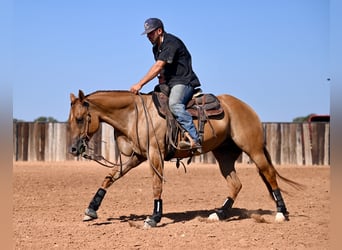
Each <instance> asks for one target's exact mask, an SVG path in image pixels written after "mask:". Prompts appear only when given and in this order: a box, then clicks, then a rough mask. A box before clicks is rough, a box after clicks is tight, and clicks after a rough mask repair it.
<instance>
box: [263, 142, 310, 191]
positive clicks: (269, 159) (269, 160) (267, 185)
mask: <svg viewBox="0 0 342 250" xmlns="http://www.w3.org/2000/svg"><path fill="white" fill-rule="evenodd" d="M264 155H265V157H266V159H267V161H268V163H269V164H270V165H271V166H272V168H273V169H274V171H275V173H276V175H277V176H278V177H279V178H280V179H281V180H283V181H284V182H286V183H288V184H289V185H291V186H292V187H294V188H295V189H297V190H303V189H304V188H305V186H304V185H303V184H300V183H298V182H296V181H293V180H290V179H288V178H286V177H284V176H282V175H280V174H279V172H278V171H277V170H276V169H275V167H274V165H273V163H272V159H271V155H270V153H269V152H268V150H267V148H266V146H264ZM259 175H260V176H261V179H262V180H263V181H264V183H265V184H266V187H267V190H268V192H269V193H270V195H271V196H272V187H271V185H270V184H269V183H268V182H267V180H266V178H265V176H264V175H263V174H262V173H261V172H259ZM282 192H284V193H287V192H286V191H284V190H282Z"/></svg>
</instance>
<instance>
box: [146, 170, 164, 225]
mask: <svg viewBox="0 0 342 250" xmlns="http://www.w3.org/2000/svg"><path fill="white" fill-rule="evenodd" d="M152 171H153V174H152V179H153V181H152V183H153V198H154V204H153V205H154V207H153V213H152V215H151V216H150V217H148V218H147V219H146V220H145V222H144V228H151V227H156V226H157V223H159V222H160V221H161V218H162V216H163V200H162V199H161V195H162V192H163V178H164V177H163V172H162V171H163V170H162V168H161V167H159V168H153V169H152Z"/></svg>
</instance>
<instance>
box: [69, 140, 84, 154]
mask: <svg viewBox="0 0 342 250" xmlns="http://www.w3.org/2000/svg"><path fill="white" fill-rule="evenodd" d="M87 147H88V143H87V140H86V139H85V138H79V139H77V140H76V141H75V142H74V143H73V144H72V145H71V147H70V151H69V153H70V154H72V155H74V156H79V155H81V154H83V153H84V152H85V151H86V149H87Z"/></svg>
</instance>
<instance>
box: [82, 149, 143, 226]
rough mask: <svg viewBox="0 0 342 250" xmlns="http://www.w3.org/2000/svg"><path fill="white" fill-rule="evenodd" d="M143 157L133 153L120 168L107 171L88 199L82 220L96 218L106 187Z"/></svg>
mask: <svg viewBox="0 0 342 250" xmlns="http://www.w3.org/2000/svg"><path fill="white" fill-rule="evenodd" d="M144 160H145V159H142V158H141V157H139V156H138V155H133V156H132V157H131V158H130V160H129V161H128V162H127V164H125V165H124V166H123V167H122V169H121V168H120V167H115V168H113V170H112V172H111V173H109V174H108V175H107V176H106V177H105V179H104V180H103V182H102V185H101V187H100V188H99V189H98V190H97V192H96V193H95V195H94V197H93V199H92V200H91V201H90V203H89V206H88V207H87V208H86V210H85V216H84V217H83V221H90V220H94V219H97V212H96V211H97V210H98V209H99V207H100V205H101V203H102V200H103V198H104V197H105V194H106V192H107V189H108V188H109V187H110V186H111V185H112V184H113V183H114V182H115V181H117V180H118V179H120V178H121V177H123V176H124V175H125V174H126V173H128V172H129V171H130V170H131V169H132V168H134V167H136V166H137V165H139V164H140V163H141V162H143V161H144Z"/></svg>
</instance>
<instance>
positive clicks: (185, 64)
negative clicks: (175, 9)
mask: <svg viewBox="0 0 342 250" xmlns="http://www.w3.org/2000/svg"><path fill="white" fill-rule="evenodd" d="M153 54H154V59H155V60H156V61H157V60H161V61H164V62H166V65H165V67H164V71H163V74H164V78H165V83H166V84H167V85H169V86H170V87H171V88H172V87H173V86H175V85H177V84H185V85H187V84H190V85H191V86H192V87H198V86H200V85H201V84H200V81H199V80H198V78H197V76H196V74H195V73H194V71H193V69H192V62H191V55H190V53H189V51H188V49H187V48H186V46H185V45H184V43H183V42H182V41H181V40H180V39H179V38H178V37H176V36H174V35H172V34H169V33H166V32H164V40H163V42H162V44H161V45H160V47H159V48H158V45H154V46H153Z"/></svg>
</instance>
